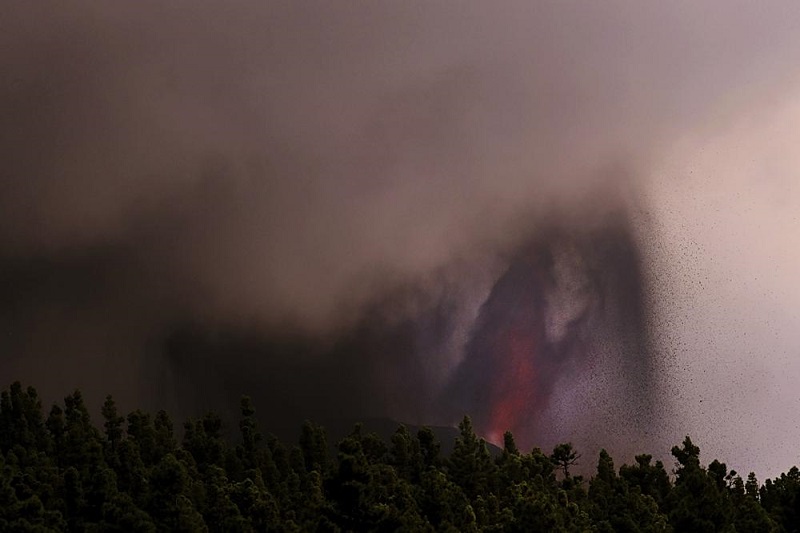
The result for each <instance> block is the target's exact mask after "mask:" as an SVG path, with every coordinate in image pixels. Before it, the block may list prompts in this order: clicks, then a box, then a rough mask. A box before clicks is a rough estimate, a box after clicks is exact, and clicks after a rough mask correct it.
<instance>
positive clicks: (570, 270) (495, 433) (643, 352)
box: [448, 217, 654, 445]
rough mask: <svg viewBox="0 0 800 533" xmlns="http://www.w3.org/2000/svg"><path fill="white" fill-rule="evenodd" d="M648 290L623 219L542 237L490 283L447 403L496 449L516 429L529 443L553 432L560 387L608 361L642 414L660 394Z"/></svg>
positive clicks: (519, 254) (521, 437)
mask: <svg viewBox="0 0 800 533" xmlns="http://www.w3.org/2000/svg"><path fill="white" fill-rule="evenodd" d="M643 284H644V279H643V275H642V273H641V269H640V260H639V257H638V252H637V246H636V242H635V238H634V235H633V233H632V231H631V227H630V224H629V223H628V221H627V220H624V219H621V218H619V217H612V220H607V221H605V222H604V223H603V224H601V225H600V226H599V227H597V228H594V229H592V230H589V231H586V230H582V231H574V230H566V229H552V230H550V231H548V232H545V233H544V234H542V235H540V236H538V237H537V238H535V239H533V240H532V242H531V243H530V244H529V245H528V246H526V247H524V248H523V249H522V250H521V251H519V252H518V253H517V254H516V256H515V257H514V258H513V260H512V261H511V263H510V265H509V267H508V268H507V270H506V271H505V273H504V274H503V275H502V276H501V277H500V278H499V279H498V280H497V282H496V283H495V284H494V287H493V288H492V290H491V293H490V295H489V297H488V298H487V299H486V301H485V303H484V304H483V305H482V307H481V310H480V313H479V316H478V319H477V321H476V323H475V325H474V327H473V328H472V332H471V335H470V339H469V342H468V343H467V346H466V350H465V355H464V359H463V361H462V363H461V366H460V367H459V368H458V370H457V372H456V374H455V377H454V380H453V383H452V384H451V387H450V389H449V390H448V395H450V397H451V398H452V399H453V400H454V401H455V403H456V404H457V408H458V409H460V410H461V411H463V412H468V413H474V417H473V421H474V424H475V427H476V428H477V429H478V431H479V432H480V433H482V434H483V435H485V436H486V438H487V439H488V440H490V441H492V442H495V443H500V442H502V435H503V432H505V431H507V430H510V431H512V432H513V433H514V435H515V436H517V437H518V438H520V439H522V442H523V443H524V444H526V445H527V444H529V443H533V442H538V441H540V440H541V437H542V435H543V434H547V433H549V432H550V431H551V428H550V427H548V423H547V421H546V415H547V412H548V409H549V408H550V407H551V401H552V397H553V394H554V390H555V387H556V385H557V384H558V383H559V382H560V380H563V381H561V383H562V384H563V383H571V382H572V380H570V379H564V378H567V377H569V376H572V377H574V376H575V375H577V374H584V373H586V372H591V369H592V364H593V363H594V362H597V361H598V359H599V358H608V357H611V358H614V359H615V360H616V361H617V363H618V364H619V365H621V368H623V369H624V371H623V374H624V378H623V379H622V380H621V382H620V383H619V384H618V385H617V386H618V387H623V388H624V389H628V390H626V391H625V392H626V394H627V396H628V397H629V398H630V399H631V400H632V401H633V402H635V403H636V405H637V408H638V409H636V410H632V411H637V410H638V414H639V415H642V414H643V413H644V412H646V411H647V409H646V408H645V409H641V407H642V406H646V405H647V404H648V402H650V401H652V396H653V394H654V393H653V390H652V370H651V367H650V363H649V355H648V342H647V335H646V321H645V318H644V315H645V313H644V309H645V302H644V299H643V296H642V295H643V294H644V287H643ZM633 422H634V423H637V421H636V420H634V421H633Z"/></svg>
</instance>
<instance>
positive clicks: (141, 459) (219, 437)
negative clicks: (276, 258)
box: [0, 383, 800, 533]
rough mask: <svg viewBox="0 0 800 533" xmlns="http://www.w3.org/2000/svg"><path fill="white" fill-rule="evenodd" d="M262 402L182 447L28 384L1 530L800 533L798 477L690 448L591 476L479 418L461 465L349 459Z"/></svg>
mask: <svg viewBox="0 0 800 533" xmlns="http://www.w3.org/2000/svg"><path fill="white" fill-rule="evenodd" d="M254 415H255V412H254V409H253V407H252V405H251V404H250V401H249V400H248V399H246V398H245V399H243V400H242V405H241V419H240V421H239V423H238V427H239V431H238V432H237V436H236V437H235V438H233V439H227V438H225V437H224V432H223V424H222V421H221V420H220V419H219V417H217V416H215V415H213V414H209V415H207V416H205V417H203V418H202V419H200V420H190V421H188V422H186V424H184V427H183V431H181V432H179V433H180V434H181V437H180V439H179V437H178V436H177V435H176V433H175V431H174V429H173V425H172V422H171V421H170V419H169V417H168V416H167V414H166V413H164V412H163V411H162V412H159V413H157V414H155V415H154V416H151V415H150V414H147V413H144V412H142V411H134V412H132V413H130V414H129V415H128V416H127V417H122V416H120V415H119V414H118V413H117V410H116V408H115V406H114V402H113V400H112V399H111V398H110V397H109V398H108V399H107V400H106V402H105V405H104V406H103V409H102V416H103V423H102V426H101V427H102V429H99V428H97V427H95V426H94V425H93V424H92V422H91V421H90V418H89V413H88V411H87V408H86V406H85V405H84V402H83V400H82V398H81V394H80V393H79V392H75V393H74V394H72V395H70V396H68V397H67V398H65V399H64V405H63V406H53V408H52V409H51V410H50V412H49V414H48V415H47V416H45V415H44V414H43V412H42V407H41V403H40V401H39V399H38V397H37V394H36V391H35V390H34V389H32V388H28V389H24V388H23V387H22V386H21V385H20V384H19V383H15V384H13V385H12V386H11V387H10V389H9V390H5V391H3V392H2V398H0V450H1V451H2V456H0V468H2V477H0V531H54V530H55V531H64V530H69V531H126V532H127V531H206V530H208V531H337V530H355V531H398V530H403V531H434V530H436V531H491V530H495V531H546V532H556V531H600V532H605V531H609V532H611V531H620V532H623V531H676V532H683V531H687V532H695V531H697V532H705V531H731V532H733V531H736V532H740V533H741V532H751V531H752V532H756V531H797V529H798V524H800V472H798V470H797V468H792V469H791V470H790V471H789V472H788V473H787V474H783V475H781V476H780V477H779V478H777V479H775V480H771V481H767V482H766V483H765V484H764V485H763V486H760V485H759V483H758V482H757V481H756V478H755V476H754V475H753V474H750V475H749V476H748V477H747V479H746V480H743V479H742V478H741V477H740V476H739V475H737V474H736V472H733V471H728V469H727V468H726V467H725V465H724V464H723V463H720V462H718V461H713V462H712V463H710V464H709V465H708V466H706V467H704V466H702V465H701V463H700V460H699V453H700V451H699V449H698V448H697V447H696V446H695V445H694V444H692V441H691V440H690V439H689V438H688V437H687V438H686V440H685V441H684V442H683V444H682V445H681V446H676V447H674V448H673V449H672V454H673V456H674V457H675V461H676V463H675V467H674V470H672V469H671V470H672V471H671V473H670V472H668V471H667V470H666V469H665V468H664V465H663V464H661V462H655V463H653V462H652V458H651V456H649V455H640V456H638V457H636V463H635V464H633V465H624V466H622V467H621V468H620V469H619V470H617V469H616V468H615V467H614V464H613V462H612V460H611V457H609V455H608V454H607V453H605V452H604V451H603V452H600V457H599V459H598V462H597V471H596V473H595V474H594V476H593V477H592V478H591V479H588V480H587V479H583V478H582V477H580V476H575V475H573V474H572V473H571V472H570V468H571V467H572V466H573V465H574V464H575V463H576V461H577V459H578V454H577V453H576V452H575V451H574V450H573V449H572V447H571V446H570V445H569V444H564V445H560V446H557V447H556V448H555V450H553V452H552V453H551V454H545V453H543V452H542V451H541V450H539V449H534V450H533V451H531V452H530V453H523V452H521V451H520V450H518V449H517V447H516V445H515V444H514V439H513V437H512V435H511V434H508V433H507V434H506V435H505V446H504V449H503V451H502V453H501V454H499V455H498V454H496V455H495V456H493V455H492V454H491V453H490V452H489V450H488V448H487V446H486V444H485V443H484V442H483V441H482V440H481V439H479V438H477V437H476V436H475V434H474V432H473V430H472V427H471V423H470V420H469V419H468V418H465V419H464V420H463V422H462V423H461V425H460V436H459V437H458V438H457V439H456V443H455V447H454V449H453V451H452V453H450V454H449V456H444V455H443V454H442V453H441V452H440V446H439V444H438V442H437V439H436V436H435V434H434V432H433V431H431V430H430V429H422V430H420V431H419V432H417V433H416V434H411V433H410V432H409V431H408V430H407V429H406V428H404V427H402V426H401V427H399V428H398V429H397V431H396V432H395V433H394V435H392V437H391V439H390V442H385V441H384V440H382V439H381V438H379V437H377V436H376V435H374V434H369V433H366V432H364V431H362V429H361V428H360V427H359V426H356V428H355V429H354V430H353V432H352V433H351V434H350V435H349V436H347V437H346V438H344V439H343V440H341V442H339V443H338V444H337V446H336V447H335V448H332V447H330V446H329V444H328V443H327V441H326V436H325V432H324V430H323V429H322V428H321V427H319V426H316V425H314V424H311V423H306V424H305V425H304V426H303V427H302V430H301V433H300V437H299V441H298V442H297V444H295V445H291V446H287V445H285V444H283V443H281V442H279V441H278V440H277V439H276V438H274V437H263V436H262V435H261V434H260V433H259V431H258V429H257V427H256V423H255V418H254Z"/></svg>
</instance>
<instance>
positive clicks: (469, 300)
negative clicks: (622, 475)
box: [0, 0, 800, 475]
mask: <svg viewBox="0 0 800 533" xmlns="http://www.w3.org/2000/svg"><path fill="white" fill-rule="evenodd" d="M0 64H2V66H3V68H2V69H0V72H1V73H0V76H2V77H1V78H0V98H1V99H2V102H3V105H2V106H0V161H2V162H3V166H2V169H0V261H2V264H0V282H2V285H0V291H2V293H1V294H0V296H2V298H3V302H4V304H3V306H2V308H1V309H0V318H2V320H3V322H4V323H5V324H6V326H4V327H5V328H6V329H7V335H4V336H3V340H2V341H0V350H2V352H3V353H4V355H3V358H4V359H3V360H2V363H0V374H2V375H3V376H7V379H8V380H13V379H16V378H19V379H23V380H26V381H29V382H31V383H33V384H35V385H37V386H40V387H43V388H45V389H46V390H45V393H46V397H57V396H60V395H63V394H65V393H66V392H67V391H68V390H70V389H71V388H73V387H75V386H80V387H82V388H84V389H85V390H86V391H87V392H88V396H89V397H90V398H95V399H98V398H100V397H101V395H102V394H105V393H106V392H113V393H114V394H116V395H118V396H119V397H120V398H121V400H122V403H123V404H124V405H129V406H132V405H133V404H135V403H136V402H138V401H140V400H141V398H145V397H150V396H152V394H153V393H152V391H153V388H154V387H155V385H154V384H153V382H152V381H151V379H152V372H153V370H152V368H151V367H152V365H153V359H154V358H155V359H156V360H158V357H159V355H158V354H160V353H161V351H162V349H161V346H162V344H163V342H164V338H165V337H168V336H169V332H170V331H171V330H172V328H173V327H174V326H175V324H183V323H186V322H190V323H193V322H195V323H196V322H200V323H204V324H214V325H220V324H221V325H230V324H239V325H241V324H244V325H246V327H248V328H253V329H254V330H257V331H261V330H264V331H270V332H272V331H282V332H286V331H291V332H293V334H294V332H299V333H297V334H298V335H300V336H311V337H313V338H314V339H315V343H316V342H322V343H323V344H324V343H325V342H333V343H335V342H337V339H340V336H341V332H342V331H349V330H348V328H351V327H353V325H354V324H358V323H360V321H361V320H362V319H363V317H364V316H365V309H374V305H375V302H376V301H381V299H382V298H385V299H386V300H387V301H388V300H391V301H392V302H394V301H395V300H394V299H392V298H390V297H389V296H386V295H388V294H394V293H393V292H392V291H396V290H398V287H405V288H406V289H408V287H412V288H413V289H409V290H411V292H414V293H415V294H417V293H418V294H422V295H426V296H421V297H420V298H419V299H418V300H415V299H412V300H411V301H413V302H418V305H419V306H421V307H423V308H425V307H426V305H429V304H430V302H431V301H438V300H437V298H438V296H436V295H440V294H441V293H443V292H447V293H448V294H450V292H448V291H450V290H451V288H452V287H454V286H455V287H458V289H457V290H455V292H456V293H457V295H458V296H457V297H454V300H453V301H454V303H453V304H452V308H449V309H450V310H449V312H450V313H452V315H453V316H458V317H461V318H459V319H458V320H456V319H454V322H456V323H459V324H468V323H469V320H470V319H474V317H475V314H476V313H477V311H476V308H477V306H478V305H479V304H480V302H481V301H482V299H483V298H485V297H486V295H487V291H488V288H489V287H490V286H491V284H492V283H493V282H494V281H495V280H496V279H497V276H498V275H499V273H500V272H502V270H503V268H504V266H503V265H504V264H505V263H504V259H503V258H504V257H506V255H504V254H508V253H509V251H510V250H514V249H515V248H516V247H517V246H519V245H520V244H521V243H523V242H524V241H525V239H527V238H529V237H530V235H531V234H533V233H535V232H536V231H537V228H538V227H539V226H544V225H546V224H547V223H548V222H549V221H550V218H552V217H556V215H554V213H558V215H557V217H558V218H559V219H561V222H560V223H561V224H566V225H574V226H593V225H594V224H596V218H595V217H596V215H597V213H598V212H602V211H603V210H604V209H605V206H608V207H609V208H614V207H616V206H618V205H620V204H624V205H626V206H629V208H630V210H631V211H632V212H633V213H634V214H635V216H636V217H637V220H639V221H640V222H641V226H640V228H639V230H638V231H639V235H638V238H639V240H640V241H641V243H642V245H643V247H644V249H645V257H646V265H645V267H646V270H647V271H648V272H649V273H650V275H651V276H652V279H653V280H654V283H653V284H652V286H651V289H652V292H651V298H652V303H653V306H654V307H653V309H654V313H655V314H654V318H653V319H652V321H653V324H654V333H653V335H655V336H656V337H657V339H658V341H659V342H658V344H659V346H660V347H661V348H660V349H661V350H663V354H662V357H663V363H664V366H663V368H664V369H665V370H664V376H663V380H664V384H665V385H664V386H665V387H666V389H667V390H668V391H670V394H669V396H670V398H671V400H670V403H671V404H672V405H671V406H670V412H674V413H675V414H674V416H672V417H671V418H670V419H669V420H668V421H665V420H659V421H657V423H658V424H665V425H667V426H668V427H667V428H666V429H665V431H666V432H667V433H669V435H670V436H672V435H674V442H676V443H677V442H679V441H680V439H681V438H682V437H683V435H685V434H687V433H691V434H692V436H693V438H695V437H696V440H697V442H698V443H699V445H700V447H701V449H702V450H703V452H706V450H708V454H707V455H706V454H705V453H704V459H709V460H710V458H711V457H713V456H714V455H717V454H718V455H719V456H720V458H721V459H723V460H727V462H728V463H729V465H731V466H734V467H735V468H737V469H738V470H740V471H747V470H750V469H755V470H757V471H758V472H759V473H763V474H764V475H767V474H768V475H773V474H776V473H777V472H779V471H782V470H785V469H786V468H788V467H789V466H790V465H791V464H794V463H796V462H798V460H797V451H796V446H795V443H796V442H798V441H800V420H796V419H795V418H796V417H795V413H796V412H798V411H797V408H798V403H799V402H800V393H799V392H797V391H798V390H800V389H799V388H798V387H797V386H796V383H795V382H797V381H798V380H800V359H799V358H798V356H800V338H798V334H797V332H798V331H800V327H798V326H800V323H798V322H800V317H798V312H797V309H798V307H799V305H800V284H798V282H797V281H796V273H797V271H798V268H797V267H798V264H800V255H799V254H800V252H798V250H800V242H798V241H800V222H799V221H798V219H797V216H798V215H797V214H798V213H800V192H799V191H798V187H800V181H799V179H798V178H800V176H798V172H799V171H800V156H799V155H798V152H797V150H796V149H795V147H796V146H797V145H798V141H800V138H798V137H799V136H800V133H798V132H800V71H798V69H797V65H800V4H798V3H797V2H796V1H794V0H782V1H762V2H752V1H749V0H748V1H745V0H727V1H721V0H719V1H705V2H696V1H692V2H690V1H685V2H684V1H673V2H655V1H654V2H641V1H639V2H634V1H622V0H617V1H611V2H603V3H598V2H590V1H582V2H579V1H559V2H555V1H545V2H538V1H537V2H530V1H524V2H522V1H520V2H500V3H498V2H491V3H483V2H430V3H425V2H402V3H400V2H367V1H364V2H339V3H335V2H227V3H225V4H224V5H223V4H222V3H214V2H188V1H187V2H170V3H163V2H156V1H151V2H147V1H145V2H130V3H128V4H127V5H122V4H120V3H100V2H68V3H56V2H36V3H31V2H23V1H16V0H11V1H9V2H6V3H5V4H4V6H3V8H2V17H0ZM406 289H403V290H406ZM403 301H405V300H403ZM419 302H422V303H419ZM404 305H405V304H404ZM408 305H410V306H411V307H412V308H413V307H414V305H411V304H408ZM408 305H405V306H399V308H395V307H392V306H389V307H386V306H384V307H383V309H384V310H385V311H384V312H385V313H386V314H387V316H389V318H387V320H389V321H391V320H393V319H397V320H401V319H402V318H403V317H406V316H411V315H414V313H415V312H416V310H415V309H410V308H409V307H408ZM371 306H372V307H371ZM398 317H399V318H398ZM220 327H222V326H220ZM459 327H461V328H462V329H463V328H464V327H467V326H459ZM449 335H450V336H448V337H447V338H448V339H452V342H451V343H450V345H447V346H444V345H443V346H440V348H441V355H440V359H437V360H436V361H435V362H425V363H424V364H423V365H422V367H423V372H424V373H425V375H428V376H432V377H430V380H431V382H432V383H434V384H436V383H440V382H441V381H442V380H443V379H446V377H447V374H448V372H450V371H451V370H452V368H453V366H454V365H455V364H456V363H457V362H458V358H459V354H460V353H461V348H462V343H463V342H465V341H464V339H465V338H466V335H467V334H466V333H464V332H463V331H461V332H460V333H459V332H456V333H452V332H451V334H449ZM319 339H323V340H319ZM323 351H324V350H323ZM376 357H378V356H376ZM156 367H158V364H156ZM326 368H327V367H326ZM42 369H46V370H44V372H46V374H47V375H46V377H43V376H42V372H43V370H42ZM244 372H247V371H246V370H244ZM381 383H382V382H381ZM590 389H591V388H590ZM572 390H573V389H572V388H571V387H561V388H560V389H559V392H558V402H556V403H557V404H558V406H560V407H558V409H562V410H563V411H564V412H569V410H570V409H574V404H571V403H570V395H571V394H572V392H571V391H572ZM354 401H355V400H354Z"/></svg>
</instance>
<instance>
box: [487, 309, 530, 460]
mask: <svg viewBox="0 0 800 533" xmlns="http://www.w3.org/2000/svg"><path fill="white" fill-rule="evenodd" d="M534 327H535V325H533V324H532V325H531V328H530V329H523V328H521V327H519V326H518V327H514V328H512V329H511V330H509V331H508V332H506V334H505V335H504V337H505V338H504V339H503V341H504V342H501V344H502V345H504V346H498V347H497V348H498V351H499V352H500V353H498V354H496V355H498V356H500V357H498V359H499V358H502V361H503V364H502V366H501V368H500V372H498V373H497V375H496V377H495V380H494V382H493V383H492V393H491V398H492V406H491V411H490V415H489V416H490V418H489V424H490V425H489V428H488V431H487V436H488V438H489V440H490V441H491V442H493V443H495V444H501V443H502V441H503V433H504V432H505V431H509V430H510V431H511V432H512V433H513V432H518V431H519V430H520V429H522V428H523V427H524V426H525V425H526V420H525V418H526V416H525V415H526V414H527V413H530V412H535V411H536V410H537V407H538V406H537V404H539V403H541V402H539V401H538V399H537V397H536V394H535V392H536V391H535V386H536V381H537V380H536V366H535V354H536V344H537V342H536V341H537V339H536V337H537V335H536V334H535V332H534V331H533V329H534Z"/></svg>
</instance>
